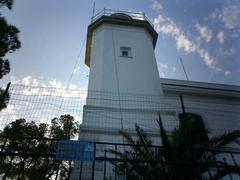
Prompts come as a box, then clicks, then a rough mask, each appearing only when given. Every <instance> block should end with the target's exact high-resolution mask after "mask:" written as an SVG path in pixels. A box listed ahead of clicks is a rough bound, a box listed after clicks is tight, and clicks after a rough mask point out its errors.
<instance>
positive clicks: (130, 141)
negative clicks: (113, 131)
mask: <svg viewBox="0 0 240 180" xmlns="http://www.w3.org/2000/svg"><path fill="white" fill-rule="evenodd" d="M118 132H119V134H121V135H122V136H123V137H124V138H125V139H126V140H127V141H128V143H129V144H132V145H135V141H134V140H133V138H132V137H131V136H130V135H129V134H128V133H127V132H126V131H122V130H119V131H118Z"/></svg>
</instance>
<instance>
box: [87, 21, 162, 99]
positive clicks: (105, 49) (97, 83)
mask: <svg viewBox="0 0 240 180" xmlns="http://www.w3.org/2000/svg"><path fill="white" fill-rule="evenodd" d="M152 41H153V40H152V37H151V36H150V34H149V33H148V32H147V30H146V29H145V28H142V27H131V26H130V27H129V26H122V25H111V24H103V25H101V26H100V27H98V28H97V29H96V30H95V31H94V33H93V38H92V47H91V48H92V49H91V59H90V75H89V86H88V90H90V91H92V90H93V91H104V92H109V91H110V92H115V93H134V94H145V95H161V94H162V90H161V84H160V83H159V72H158V69H157V63H156V59H155V55H154V47H153V43H152ZM120 47H130V48H131V54H132V57H121V51H120Z"/></svg>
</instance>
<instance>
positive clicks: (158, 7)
mask: <svg viewBox="0 0 240 180" xmlns="http://www.w3.org/2000/svg"><path fill="white" fill-rule="evenodd" d="M151 8H152V9H153V10H154V11H156V12H160V11H161V10H162V9H163V6H162V4H161V3H160V2H159V1H158V0H152V4H151Z"/></svg>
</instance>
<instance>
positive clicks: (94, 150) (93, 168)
mask: <svg viewBox="0 0 240 180" xmlns="http://www.w3.org/2000/svg"><path fill="white" fill-rule="evenodd" d="M93 153H94V160H93V162H92V180H94V171H95V159H96V143H95V142H94V146H93Z"/></svg>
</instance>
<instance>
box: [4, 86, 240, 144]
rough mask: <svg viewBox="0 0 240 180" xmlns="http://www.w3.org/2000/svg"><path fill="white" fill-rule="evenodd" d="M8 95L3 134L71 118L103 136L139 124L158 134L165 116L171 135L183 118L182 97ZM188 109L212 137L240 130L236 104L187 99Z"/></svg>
mask: <svg viewBox="0 0 240 180" xmlns="http://www.w3.org/2000/svg"><path fill="white" fill-rule="evenodd" d="M9 93H10V100H9V103H8V106H7V108H5V109H3V110H1V111H0V129H2V128H3V127H5V126H6V125H7V124H9V123H10V122H12V121H14V120H16V119H19V118H24V119H26V120H27V121H34V122H35V123H50V122H51V119H53V118H55V117H59V116H60V115H63V114H70V115H72V116H73V117H74V118H75V120H76V121H77V122H79V123H80V124H82V125H81V126H82V128H83V129H84V128H85V129H86V128H88V127H92V128H93V127H95V128H96V129H99V130H100V129H101V128H104V127H108V130H109V133H110V134H111V131H112V130H113V129H118V130H119V129H126V130H128V129H129V130H130V129H133V128H134V126H135V124H138V125H139V126H141V127H143V128H144V129H145V130H147V131H152V130H154V128H156V121H155V120H156V119H157V118H158V113H160V114H161V116H162V119H163V124H164V127H165V128H167V129H168V130H172V129H174V128H175V127H177V126H178V124H179V118H178V114H179V113H181V112H182V107H181V103H180V98H179V96H171V97H169V96H155V95H141V94H126V93H124V94H121V93H113V92H97V91H90V90H88V91H87V90H81V89H62V88H53V87H33V86H23V85H16V84H14V85H11V86H10V89H9ZM183 103H184V105H185V108H186V111H187V112H193V113H196V114H199V115H200V116H202V117H203V120H204V122H205V123H206V125H207V127H208V128H209V129H210V130H211V132H212V134H219V133H224V132H226V131H230V130H233V129H236V128H237V127H238V128H239V127H240V121H239V119H240V115H239V112H240V105H239V102H238V101H237V100H234V99H220V98H219V99H216V98H211V97H207V96H201V97H200V96H199V97H198V96H196V97H189V96H183ZM83 119H84V120H83ZM82 120H83V121H82ZM93 140H94V141H95V140H97V139H93Z"/></svg>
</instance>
